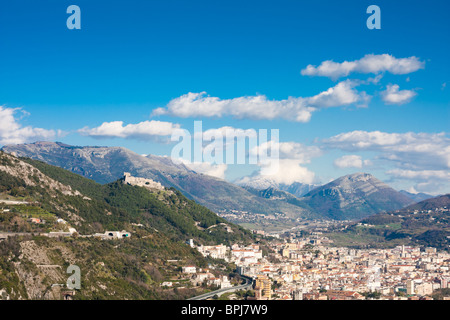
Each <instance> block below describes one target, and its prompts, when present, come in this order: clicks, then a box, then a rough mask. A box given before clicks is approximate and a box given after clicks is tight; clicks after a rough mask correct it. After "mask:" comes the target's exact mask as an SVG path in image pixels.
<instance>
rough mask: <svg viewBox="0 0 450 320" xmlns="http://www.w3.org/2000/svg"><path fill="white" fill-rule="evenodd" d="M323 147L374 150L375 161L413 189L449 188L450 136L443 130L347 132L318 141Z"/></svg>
mask: <svg viewBox="0 0 450 320" xmlns="http://www.w3.org/2000/svg"><path fill="white" fill-rule="evenodd" d="M322 143H323V144H324V146H326V147H328V148H332V149H340V150H343V151H348V152H357V151H372V152H377V153H378V155H377V156H376V159H377V160H381V161H386V162H387V166H391V167H392V166H394V167H395V168H394V169H391V170H388V171H387V172H386V173H387V174H388V175H390V176H392V177H393V178H394V179H397V180H398V179H407V180H410V181H413V182H415V183H416V186H415V188H416V190H420V191H423V192H426V191H428V192H431V191H433V190H437V189H439V188H440V189H441V190H443V189H445V188H448V187H449V182H450V179H449V172H450V171H449V169H450V139H449V138H448V137H447V136H446V134H445V133H413V132H407V133H386V132H380V131H372V132H368V131H351V132H346V133H341V134H338V135H336V136H334V137H331V138H329V139H325V140H323V141H322Z"/></svg>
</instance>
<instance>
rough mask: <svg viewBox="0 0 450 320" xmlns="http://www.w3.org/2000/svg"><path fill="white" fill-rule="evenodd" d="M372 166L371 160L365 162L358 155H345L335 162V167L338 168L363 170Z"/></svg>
mask: <svg viewBox="0 0 450 320" xmlns="http://www.w3.org/2000/svg"><path fill="white" fill-rule="evenodd" d="M370 164H371V161H370V160H363V159H362V158H361V156H358V155H354V154H352V155H345V156H342V157H340V158H338V159H336V160H334V165H335V166H336V167H338V168H362V167H363V166H368V165H370Z"/></svg>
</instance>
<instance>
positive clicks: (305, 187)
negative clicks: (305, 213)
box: [236, 177, 318, 197]
mask: <svg viewBox="0 0 450 320" xmlns="http://www.w3.org/2000/svg"><path fill="white" fill-rule="evenodd" d="M236 184H237V185H239V186H241V187H249V188H252V189H256V190H265V189H268V188H274V189H278V190H281V191H286V192H289V193H290V194H292V195H294V196H296V197H302V196H304V195H305V194H307V193H308V192H309V191H311V190H313V189H314V188H317V187H318V186H317V185H313V184H306V183H301V182H294V183H292V184H285V183H279V182H276V181H275V180H273V179H270V178H263V177H256V178H244V179H241V180H239V181H237V182H236Z"/></svg>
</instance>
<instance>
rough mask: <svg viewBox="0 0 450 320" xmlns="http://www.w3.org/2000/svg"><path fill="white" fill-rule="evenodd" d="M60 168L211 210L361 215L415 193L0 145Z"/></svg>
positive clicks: (349, 179)
mask: <svg viewBox="0 0 450 320" xmlns="http://www.w3.org/2000/svg"><path fill="white" fill-rule="evenodd" d="M2 150H3V151H5V152H7V153H11V154H14V155H17V156H19V157H27V158H31V159H36V160H40V161H43V162H45V163H48V164H51V165H54V166H59V167H61V168H64V169H66V170H69V171H72V172H74V173H77V174H79V175H82V176H84V177H87V178H90V179H93V180H95V181H96V182H98V183H102V184H104V183H110V182H112V181H115V180H117V179H119V178H121V177H122V176H123V173H124V172H130V173H131V174H132V175H133V176H137V177H144V178H149V179H153V180H155V181H157V182H160V183H161V184H162V185H164V186H166V187H174V188H176V189H177V190H180V191H181V192H182V193H183V194H184V195H185V196H186V197H188V198H189V199H193V200H195V201H196V202H198V203H199V204H202V205H204V206H206V207H208V208H209V209H211V210H213V211H215V212H223V211H245V212H251V213H262V214H270V213H279V212H282V213H285V214H286V215H287V216H288V217H291V218H293V219H296V218H298V217H301V218H321V219H336V220H346V219H361V218H364V217H367V216H369V215H372V214H375V213H378V212H380V211H391V210H396V209H400V208H402V207H404V206H406V205H410V204H412V203H415V202H416V201H414V200H413V199H412V197H413V195H412V194H409V195H406V194H404V193H401V192H398V191H396V190H394V189H392V188H391V187H389V186H388V185H386V184H385V183H383V182H381V181H380V180H378V179H376V178H375V177H373V176H372V175H370V174H367V173H355V174H351V175H347V176H344V177H340V178H338V179H336V180H334V181H332V182H330V183H327V184H325V185H323V186H315V185H308V184H301V183H298V182H297V183H294V184H291V185H287V184H280V183H277V182H275V181H273V180H270V179H263V178H257V179H249V180H246V181H240V182H238V183H239V184H240V186H238V185H235V184H233V183H230V182H228V181H225V180H222V179H219V178H216V177H212V176H208V175H205V174H201V173H197V172H195V171H194V170H191V169H189V168H188V167H187V166H185V165H184V164H176V163H173V162H172V161H171V159H170V158H169V157H162V156H155V155H148V156H142V155H139V154H136V153H134V152H132V151H130V150H127V149H125V148H122V147H98V146H95V147H80V146H70V145H66V144H63V143H59V142H36V143H31V144H20V145H9V146H5V147H3V149H2Z"/></svg>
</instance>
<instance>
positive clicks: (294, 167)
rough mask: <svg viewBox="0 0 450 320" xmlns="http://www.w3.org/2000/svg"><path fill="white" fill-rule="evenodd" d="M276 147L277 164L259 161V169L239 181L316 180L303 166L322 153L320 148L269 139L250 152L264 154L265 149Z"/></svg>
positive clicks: (278, 181) (310, 182)
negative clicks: (277, 153)
mask: <svg viewBox="0 0 450 320" xmlns="http://www.w3.org/2000/svg"><path fill="white" fill-rule="evenodd" d="M273 148H278V150H279V160H278V161H277V166H274V165H273V163H271V162H270V159H269V161H267V162H262V163H259V166H260V169H259V171H257V172H255V173H253V174H252V176H250V177H244V178H242V179H240V181H239V183H245V182H248V181H254V180H270V181H273V182H275V183H278V184H280V183H284V184H292V183H294V182H300V183H307V184H312V183H314V182H315V181H316V177H315V173H314V172H312V171H310V170H309V169H308V168H306V167H305V166H304V164H308V163H310V162H311V160H312V159H313V158H316V157H319V156H321V155H322V150H321V149H320V148H318V147H316V146H306V145H304V144H301V143H297V142H274V141H269V142H267V143H264V144H261V145H260V146H258V148H254V149H252V150H251V151H250V152H251V153H252V154H266V153H267V149H270V150H272V149H273Z"/></svg>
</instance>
